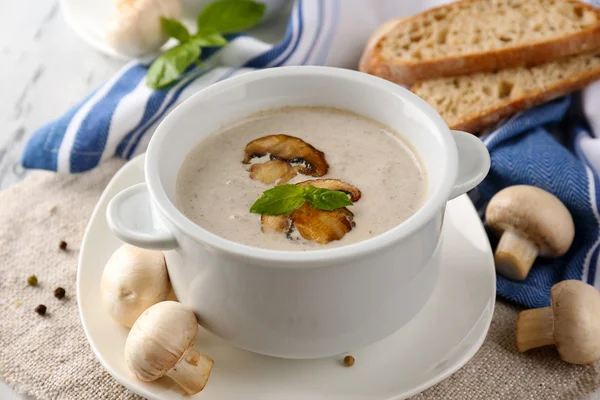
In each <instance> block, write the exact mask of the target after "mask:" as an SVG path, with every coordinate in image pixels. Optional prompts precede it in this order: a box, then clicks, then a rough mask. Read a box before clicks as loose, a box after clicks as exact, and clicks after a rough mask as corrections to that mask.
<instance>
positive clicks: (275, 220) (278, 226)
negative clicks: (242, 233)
mask: <svg viewBox="0 0 600 400" xmlns="http://www.w3.org/2000/svg"><path fill="white" fill-rule="evenodd" d="M260 222H261V227H260V230H261V231H263V233H268V232H278V233H287V232H289V231H290V229H291V228H292V220H291V219H290V216H289V215H264V214H263V215H261V216H260Z"/></svg>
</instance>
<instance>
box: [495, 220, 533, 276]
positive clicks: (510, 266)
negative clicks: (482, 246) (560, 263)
mask: <svg viewBox="0 0 600 400" xmlns="http://www.w3.org/2000/svg"><path fill="white" fill-rule="evenodd" d="M538 253H539V248H538V246H537V245H536V244H535V243H534V242H532V241H531V240H529V239H528V238H526V237H525V236H523V235H522V234H520V233H519V232H518V231H512V230H510V231H508V230H507V231H505V232H504V233H503V234H502V237H501V238H500V242H499V243H498V247H496V252H495V254H494V261H495V263H496V270H497V271H498V272H499V273H500V274H502V275H504V276H506V277H507V278H509V279H512V280H515V281H522V280H525V278H527V274H528V273H529V270H530V269H531V266H532V265H533V262H534V261H535V259H536V257H537V255H538Z"/></svg>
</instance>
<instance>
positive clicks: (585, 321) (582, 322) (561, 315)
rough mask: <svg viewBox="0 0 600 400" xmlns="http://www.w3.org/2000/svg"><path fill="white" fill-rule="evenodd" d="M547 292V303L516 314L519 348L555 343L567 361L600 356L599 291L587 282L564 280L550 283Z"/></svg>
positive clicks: (587, 361)
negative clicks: (554, 283) (548, 302)
mask: <svg viewBox="0 0 600 400" xmlns="http://www.w3.org/2000/svg"><path fill="white" fill-rule="evenodd" d="M550 296H551V298H552V305H551V306H549V307H544V308H537V309H533V310H526V311H522V312H521V313H520V314H519V319H518V320H517V347H518V348H519V351H520V352H524V351H527V350H529V349H534V348H536V347H542V346H550V345H555V346H556V348H557V349H558V353H559V355H560V358H562V359H563V360H564V361H566V362H568V363H572V364H591V363H593V362H594V361H596V360H598V359H600V293H599V292H598V291H597V290H596V289H595V288H594V287H593V286H590V285H588V284H587V283H584V282H581V281H578V280H568V281H562V282H559V283H557V284H556V285H554V286H553V287H552V289H551V290H550Z"/></svg>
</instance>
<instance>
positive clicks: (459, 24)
mask: <svg viewBox="0 0 600 400" xmlns="http://www.w3.org/2000/svg"><path fill="white" fill-rule="evenodd" d="M599 48H600V10H598V9H595V8H594V7H591V6H590V5H587V4H585V3H581V2H579V1H576V0H463V1H460V2H456V3H451V4H449V5H446V6H442V7H438V8H434V9H432V10H428V11H425V12H423V13H421V14H418V15H415V16H413V17H410V18H404V19H401V20H396V21H393V22H389V23H387V24H386V25H384V26H382V27H381V28H380V29H379V30H378V32H376V33H375V34H374V36H373V37H372V39H371V41H370V43H369V44H368V45H367V48H366V49H365V52H364V55H363V57H362V60H361V63H360V65H359V69H360V70H361V71H363V72H367V73H369V74H373V75H377V76H380V77H382V78H384V79H387V80H390V81H393V82H396V83H399V84H404V85H411V84H413V83H415V82H416V81H419V80H425V79H432V78H439V77H444V76H455V75H461V74H468V73H474V72H491V71H495V70H498V69H502V68H512V67H517V66H522V65H528V66H531V65H537V64H542V63H546V62H549V61H553V60H557V59H560V58H564V57H567V56H571V55H577V54H582V53H585V52H589V51H593V50H595V49H599Z"/></svg>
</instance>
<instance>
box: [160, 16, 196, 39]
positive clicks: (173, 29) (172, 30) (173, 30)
mask: <svg viewBox="0 0 600 400" xmlns="http://www.w3.org/2000/svg"><path fill="white" fill-rule="evenodd" d="M160 25H161V27H162V30H163V32H164V33H165V34H166V35H167V36H169V37H172V38H175V39H177V40H179V41H180V42H181V43H183V42H187V41H188V40H189V38H190V33H189V32H188V30H187V28H186V27H185V26H183V25H182V24H181V22H179V21H177V20H174V19H169V18H165V17H160Z"/></svg>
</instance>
